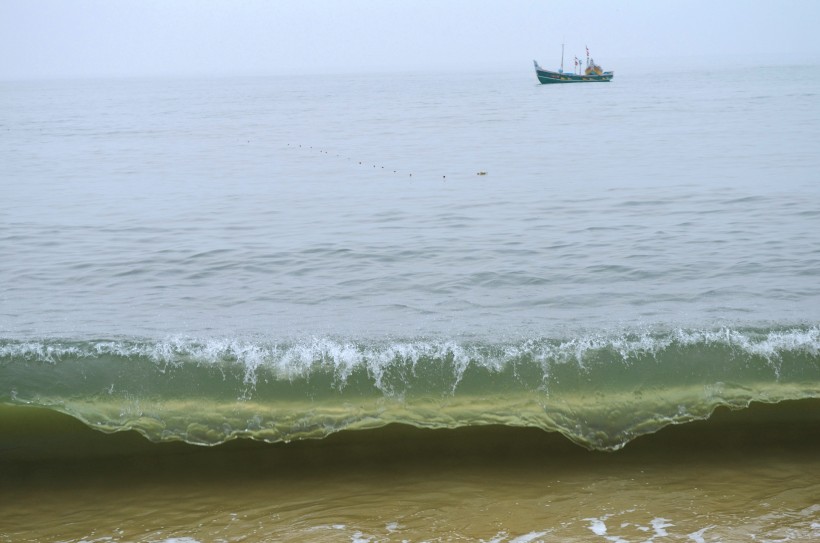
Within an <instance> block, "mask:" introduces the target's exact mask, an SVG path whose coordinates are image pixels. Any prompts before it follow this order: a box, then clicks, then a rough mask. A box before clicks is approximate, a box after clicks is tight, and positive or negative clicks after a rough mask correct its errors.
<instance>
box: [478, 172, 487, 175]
mask: <svg viewBox="0 0 820 543" xmlns="http://www.w3.org/2000/svg"><path fill="white" fill-rule="evenodd" d="M476 175H487V172H478V173H476Z"/></svg>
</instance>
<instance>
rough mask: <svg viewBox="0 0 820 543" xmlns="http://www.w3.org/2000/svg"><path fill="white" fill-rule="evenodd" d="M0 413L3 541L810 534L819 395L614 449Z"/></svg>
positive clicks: (434, 434) (397, 432) (523, 437)
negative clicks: (165, 432)
mask: <svg viewBox="0 0 820 543" xmlns="http://www.w3.org/2000/svg"><path fill="white" fill-rule="evenodd" d="M21 409H22V411H21ZM12 412H13V416H12ZM0 421H1V423H2V428H0V429H2V433H0V435H2V438H0V446H1V447H2V448H0V485H1V486H0V541H2V542H4V543H5V542H18V541H37V542H39V541H55V542H56V541H61V542H62V541H66V542H69V541H70V542H80V541H88V542H91V541H140V542H152V541H163V542H177V543H180V542H191V541H200V542H210V541H357V542H361V541H373V542H375V541H516V542H518V543H520V542H524V541H595V540H601V541H621V542H623V541H629V542H632V541H751V540H756V541H810V540H812V538H816V537H818V536H820V454H818V453H820V441H818V438H817V431H816V430H817V428H818V421H820V403H818V402H816V401H807V402H795V403H793V404H790V405H785V406H784V405H779V406H765V405H756V406H753V408H751V409H749V410H745V411H740V412H729V411H719V412H717V413H716V414H715V415H714V416H713V417H712V419H711V420H709V421H707V422H701V423H690V424H687V425H683V426H679V427H671V428H668V429H666V430H664V431H661V432H659V433H657V434H655V435H652V436H645V437H643V438H639V439H638V440H636V441H635V442H633V443H631V444H630V445H628V446H627V448H626V449H624V450H622V451H619V452H617V453H600V452H598V453H593V452H588V451H586V450H584V449H581V448H579V447H577V446H576V445H572V444H570V443H569V442H568V441H566V440H565V439H564V438H562V437H560V436H558V435H556V434H547V433H544V432H542V431H540V430H534V429H516V428H505V427H485V428H467V429H463V430H437V431H429V430H426V431H425V430H417V429H413V428H409V427H403V426H395V425H394V426H390V427H387V428H383V429H380V430H374V431H361V432H343V433H341V434H337V435H334V436H331V437H330V438H327V439H324V440H317V441H304V442H294V443H289V444H276V445H269V444H263V443H255V442H249V441H235V442H231V443H228V444H226V445H222V446H218V447H211V448H203V447H194V446H190V445H184V444H177V443H170V444H168V443H166V444H152V443H150V442H148V441H146V440H145V439H143V438H142V437H140V436H138V435H136V434H133V433H128V432H126V433H120V434H113V435H105V434H102V433H99V432H94V431H92V430H89V429H87V428H85V427H84V426H83V425H82V424H80V423H79V422H75V421H73V420H72V419H69V418H67V417H65V416H63V415H57V414H52V413H49V412H44V411H41V410H39V409H25V408H3V409H2V410H0Z"/></svg>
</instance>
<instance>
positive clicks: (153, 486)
mask: <svg viewBox="0 0 820 543" xmlns="http://www.w3.org/2000/svg"><path fill="white" fill-rule="evenodd" d="M787 72H788V71H787V70H785V71H784V69H783V68H765V67H761V68H759V69H754V70H748V69H744V70H735V71H731V70H730V71H714V72H710V71H698V72H691V73H685V74H682V73H677V72H668V73H663V72H661V73H654V74H652V75H651V77H647V76H646V75H645V74H637V73H633V74H629V73H625V74H620V75H617V77H616V78H615V79H614V80H613V81H612V82H611V83H608V84H590V85H577V86H576V85H567V86H541V85H538V84H537V81H536V80H535V77H534V75H533V74H531V73H529V71H527V70H523V71H519V72H511V73H498V74H481V75H475V74H469V73H461V74H449V73H448V74H382V75H348V76H334V77H318V76H311V77H267V78H261V77H260V78H202V79H118V80H76V81H29V82H3V83H0V99H1V100H2V104H3V108H2V111H1V112H0V258H1V259H2V265H1V266H0V404H2V408H0V424H2V425H3V427H4V428H5V430H4V431H3V434H2V436H0V478H2V481H3V483H4V484H3V488H2V490H0V493H1V494H2V501H0V541H76V542H79V541H177V542H181V541H186V542H187V541H203V542H204V541H240V540H244V541H280V540H304V541H320V540H327V541H338V540H342V541H373V542H375V541H507V542H510V541H516V542H519V543H521V542H524V541H569V540H578V541H581V540H584V541H586V540H590V539H593V540H594V539H595V538H597V539H600V540H602V541H664V540H669V541H731V540H749V539H751V538H752V537H757V538H758V540H777V541H782V540H793V541H802V540H808V539H811V538H816V537H820V475H818V474H820V464H819V463H818V461H817V460H816V458H817V457H818V454H817V453H818V452H819V451H820V446H818V443H817V438H816V429H817V427H818V425H817V423H818V419H820V410H819V409H818V404H817V398H818V397H820V235H818V233H817V232H818V231H820V185H818V182H817V181H818V174H820V154H818V153H817V150H816V149H817V145H818V142H820V77H818V76H817V75H816V74H814V72H811V71H805V72H801V77H799V78H795V77H783V75H784V73H787ZM616 73H617V72H616ZM788 73H795V72H794V71H793V70H792V71H791V72H788ZM813 74H814V75H813ZM749 406H751V407H749ZM726 408H730V409H732V410H740V411H737V412H728V411H725V409H726ZM716 410H717V411H716ZM713 413H715V414H714V415H713ZM66 415H68V417H66ZM710 415H711V416H712V418H711V419H710V421H709V422H707V423H704V422H698V421H701V420H702V419H707V418H709V417H710ZM77 421H81V422H77ZM89 428H91V429H94V430H101V431H102V432H103V433H100V432H95V431H93V430H90V429H89ZM354 430H358V431H354ZM112 433H113V434H112ZM107 434H112V435H107ZM146 438H147V439H146ZM259 442H261V444H257V443H259ZM197 445H200V446H206V447H197ZM207 446H214V447H207ZM1 519H5V520H1Z"/></svg>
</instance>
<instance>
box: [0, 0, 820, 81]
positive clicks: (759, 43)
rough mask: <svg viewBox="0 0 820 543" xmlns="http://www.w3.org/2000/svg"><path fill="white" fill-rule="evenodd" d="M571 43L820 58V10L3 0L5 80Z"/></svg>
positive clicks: (702, 0) (814, 3) (506, 59)
mask: <svg viewBox="0 0 820 543" xmlns="http://www.w3.org/2000/svg"><path fill="white" fill-rule="evenodd" d="M562 41H564V42H566V44H567V57H568V58H572V56H573V55H576V54H577V55H582V54H583V53H584V45H589V47H590V50H591V51H592V56H593V57H594V58H595V59H596V60H597V61H598V62H599V63H601V64H603V65H604V67H605V68H607V69H610V68H611V69H615V70H618V69H619V68H623V66H624V65H629V66H633V67H643V68H644V69H651V66H652V65H651V63H647V62H646V61H647V59H649V58H653V57H654V58H665V59H668V60H670V61H672V62H677V61H678V59H680V60H679V61H680V62H684V61H687V62H689V63H690V64H691V63H692V62H695V63H698V62H703V63H713V64H714V65H718V66H720V65H727V64H731V63H734V62H741V63H744V64H748V65H755V64H761V63H762V64H797V63H804V62H810V63H818V61H820V1H818V0H620V1H616V0H612V1H603V0H572V1H569V0H537V1H536V0H507V1H500V0H499V1H488V0H438V1H433V0H429V1H428V0H416V1H409V0H406V1H399V0H298V1H297V0H293V1H290V0H281V1H273V0H271V1H264V0H233V1H229V0H0V78H3V79H17V78H29V77H52V76H54V77H63V76H98V75H154V74H156V75H169V74H170V75H174V74H179V75H189V74H279V73H344V72H378V71H385V70H392V71H405V70H414V71H415V70H425V69H429V70H441V69H457V70H462V71H476V70H485V69H487V70H490V69H492V70H499V69H508V70H515V69H517V68H520V67H523V66H526V67H527V69H529V66H530V62H531V59H533V58H535V59H538V60H539V62H540V63H541V64H542V65H544V66H556V67H557V64H558V63H559V62H560V54H561V53H560V51H561V42H562ZM695 57H697V58H698V59H699V60H693V59H694V58H695ZM687 59H688V60H687ZM619 64H620V65H621V66H619Z"/></svg>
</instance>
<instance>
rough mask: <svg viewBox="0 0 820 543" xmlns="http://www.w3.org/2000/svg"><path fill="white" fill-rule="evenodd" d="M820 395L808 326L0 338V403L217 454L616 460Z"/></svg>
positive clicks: (819, 357) (816, 334) (819, 346)
mask: <svg viewBox="0 0 820 543" xmlns="http://www.w3.org/2000/svg"><path fill="white" fill-rule="evenodd" d="M817 397H820V329H819V328H817V327H791V328H782V329H769V330H764V329H742V330H731V329H720V330H671V331H664V332H652V333H650V332H646V333H634V334H629V333H627V334H613V335H594V334H592V335H587V336H579V337H574V338H567V339H550V338H531V339H521V340H517V341H510V342H498V343H481V342H469V341H457V340H435V339H433V340H430V339H412V340H395V339H394V340H382V341H372V340H369V341H354V340H344V339H338V338H336V339H333V338H311V339H308V340H297V341H287V342H275V341H269V340H259V339H252V340H246V339H229V338H225V339H213V338H212V339H203V340H200V339H194V338H170V339H165V340H159V341H157V340H142V339H121V340H93V341H88V340H83V341H70V340H64V339H42V340H36V341H28V342H24V341H15V340H0V402H2V403H6V404H12V405H24V404H25V405H36V406H43V407H48V408H51V409H54V410H57V411H61V412H64V413H67V414H70V415H72V416H74V417H77V418H78V419H80V420H82V421H84V422H85V423H86V424H88V425H89V426H91V427H93V428H96V429H99V430H102V431H105V432H116V431H120V430H129V429H133V430H136V431H138V432H140V433H142V434H143V435H145V436H146V437H147V438H148V439H151V440H153V441H178V440H181V441H185V442H188V443H195V444H202V445H214V444H218V443H222V442H224V441H227V440H230V439H234V438H238V437H246V438H252V439H257V440H263V441H269V442H277V441H291V440H296V439H306V438H321V437H324V436H327V435H329V434H331V433H333V432H337V431H340V430H345V429H362V428H374V427H379V426H384V425H386V424H389V423H394V422H397V423H403V424H409V425H413V426H417V427H422V428H455V427H460V426H470V425H488V424H502V425H508V426H529V427H537V428H542V429H544V430H546V431H557V432H560V433H562V434H564V435H565V436H567V437H568V438H569V439H571V440H572V441H574V442H576V443H578V444H580V445H582V446H584V447H587V448H590V449H601V450H615V449H619V448H621V447H623V446H624V445H625V444H626V443H628V442H629V441H630V440H632V439H634V438H635V437H637V436H639V435H642V434H646V433H652V432H655V431H657V430H658V429H660V428H662V427H664V426H666V425H669V424H677V423H682V422H687V421H690V420H695V419H702V418H705V417H708V416H709V414H710V413H711V412H712V411H713V410H714V409H715V408H716V407H718V406H729V407H733V408H741V407H745V406H747V405H748V404H749V403H750V402H752V401H757V402H770V403H774V402H779V401H783V400H792V399H805V398H817Z"/></svg>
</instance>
